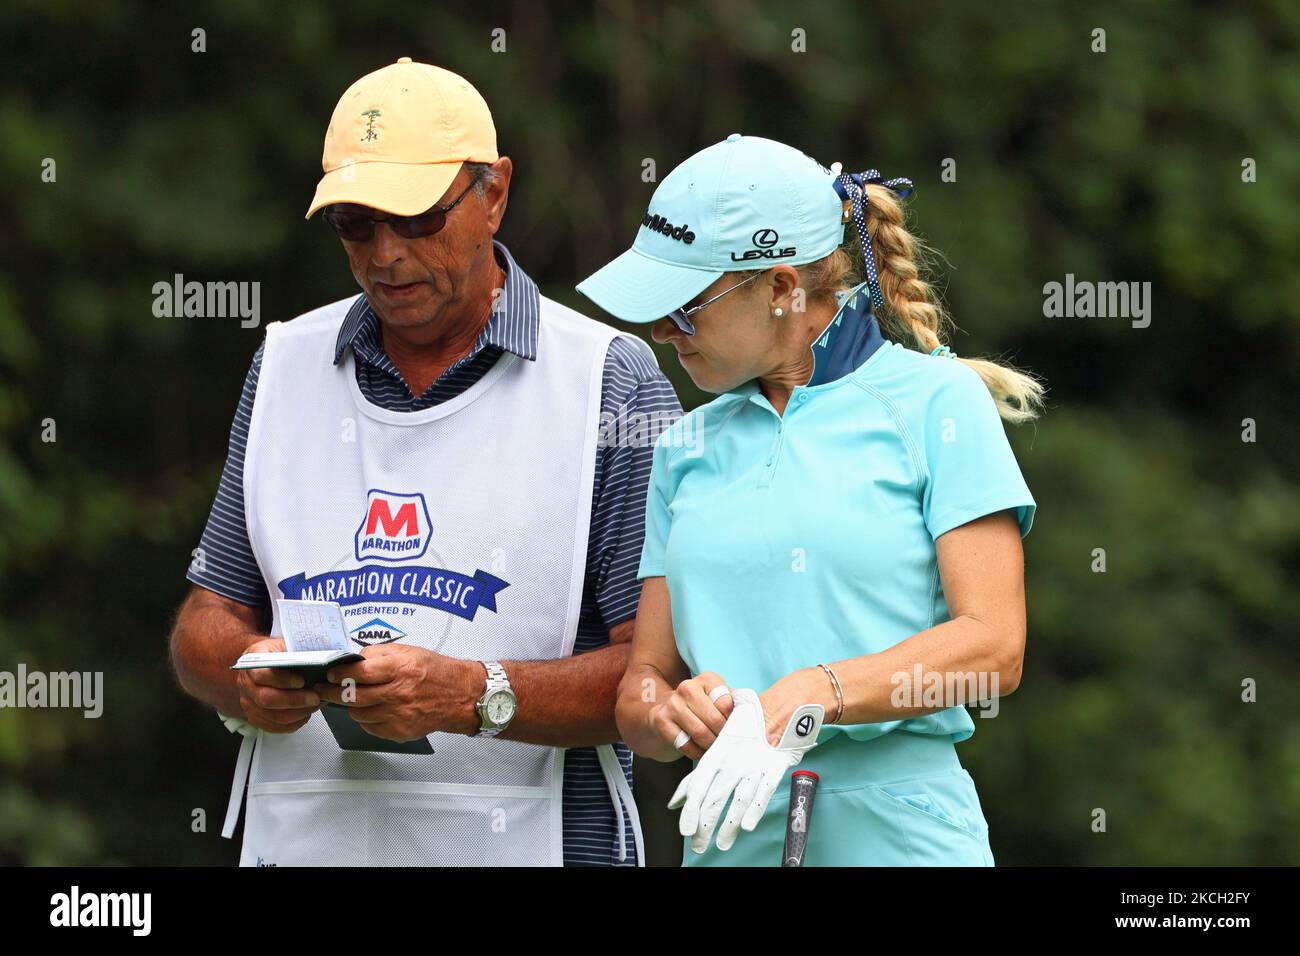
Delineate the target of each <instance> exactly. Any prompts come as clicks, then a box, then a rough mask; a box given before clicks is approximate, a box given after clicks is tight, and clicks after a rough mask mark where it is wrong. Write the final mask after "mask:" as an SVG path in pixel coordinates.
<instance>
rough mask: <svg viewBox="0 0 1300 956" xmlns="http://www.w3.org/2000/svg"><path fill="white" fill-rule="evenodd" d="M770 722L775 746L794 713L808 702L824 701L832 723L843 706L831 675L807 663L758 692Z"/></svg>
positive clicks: (771, 742)
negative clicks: (836, 695) (832, 684)
mask: <svg viewBox="0 0 1300 956" xmlns="http://www.w3.org/2000/svg"><path fill="white" fill-rule="evenodd" d="M758 699H759V702H760V703H762V705H763V717H764V718H765V720H766V723H767V742H768V743H770V744H771V745H772V746H773V747H775V746H776V745H777V744H778V743H780V742H781V735H782V734H783V733H785V727H786V724H788V723H789V722H790V716H791V715H792V714H793V713H794V712H795V711H796V710H798V709H799V708H800V707H802V706H803V705H804V704H821V705H822V709H823V710H824V711H825V712H826V720H825V723H828V724H829V723H830V722H831V720H832V718H834V716H835V712H836V710H837V709H838V708H839V702H838V700H837V699H836V697H835V688H834V687H832V686H831V679H830V678H829V677H828V676H827V675H826V672H825V671H824V670H822V669H821V668H820V667H805V668H803V669H801V670H797V671H795V672H794V673H792V674H787V675H786V676H785V677H782V678H781V679H780V680H779V681H777V682H776V683H775V684H773V685H772V686H771V687H769V688H768V689H767V690H765V691H763V693H761V694H759V695H758Z"/></svg>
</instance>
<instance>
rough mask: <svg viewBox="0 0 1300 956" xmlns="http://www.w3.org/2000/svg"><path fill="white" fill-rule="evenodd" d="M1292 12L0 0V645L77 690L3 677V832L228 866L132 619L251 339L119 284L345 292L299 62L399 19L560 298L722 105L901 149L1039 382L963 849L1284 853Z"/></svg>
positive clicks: (369, 55)
mask: <svg viewBox="0 0 1300 956" xmlns="http://www.w3.org/2000/svg"><path fill="white" fill-rule="evenodd" d="M920 27H923V29H921V28H920ZM196 28H201V29H203V30H204V31H205V36H206V52H201V53H199V52H192V31H193V30H195V29H196ZM498 28H499V29H503V30H504V31H505V33H504V39H505V50H504V52H493V48H492V46H491V41H492V31H493V30H495V29H498ZM1098 28H1100V29H1104V30H1105V36H1106V52H1104V53H1102V52H1093V44H1094V39H1093V31H1094V30H1095V29H1098ZM795 30H802V31H804V34H803V35H804V37H805V38H806V52H793V50H792V40H793V33H792V31H795ZM1298 36H1300V9H1298V8H1297V7H1296V5H1295V4H1292V3H1286V2H1283V0H1271V2H1262V3H1259V4H1254V5H1251V6H1250V7H1249V8H1246V7H1240V8H1230V7H1224V6H1222V5H1217V4H1209V3H1204V2H1190V0H1184V2H1180V3H1170V4H1108V5H1101V6H1100V7H1099V5H1097V4H1083V3H1080V2H1067V3H1062V4H1053V5H1047V4H1039V3H1027V2H1024V0H1014V2H1011V3H1009V4H1008V3H1004V4H998V5H995V6H981V5H958V4H941V3H935V2H933V0H913V2H908V3H873V4H870V5H865V6H864V5H862V4H855V3H850V2H848V0H843V2H828V3H824V4H817V5H813V6H808V7H792V6H791V5H789V4H782V3H776V2H759V0H752V2H749V0H713V2H709V3H705V4H703V5H696V4H689V5H688V4H680V3H654V4H651V3H634V2H630V0H623V2H620V0H605V2H599V3H591V4H571V5H565V6H564V7H562V8H561V7H559V6H558V5H557V6H551V5H545V4H541V3H535V2H524V0H518V2H515V3H506V4H475V5H459V6H454V7H453V6H450V5H447V4H438V5H434V4H411V3H406V2H396V0H373V2H371V3H368V4H364V5H357V4H351V5H344V4H336V5H332V6H330V7H324V6H316V5H307V4H286V5H279V4H275V5H270V4H264V3H256V2H252V0H236V2H226V3H220V4H215V3H201V4H195V5H191V6H189V7H188V8H186V9H184V10H182V9H180V8H178V7H175V6H170V5H162V6H160V5H152V4H144V3H139V2H128V0H102V2H96V3H91V2H84V0H63V2H57V3H48V2H41V3H37V2H31V0H14V2H10V3H8V4H6V5H5V6H4V7H3V9H2V10H0V51H3V58H4V62H5V63H6V64H7V65H8V67H9V69H8V70H7V71H6V73H7V78H6V80H5V85H4V88H3V92H2V93H0V171H3V173H4V180H5V182H6V183H7V184H8V185H9V187H10V188H9V189H7V190H6V191H5V193H4V195H3V196H0V205H2V207H3V213H4V216H3V221H4V222H6V223H7V224H8V226H7V228H6V229H4V230H3V231H2V232H0V252H2V255H0V262H3V272H2V273H0V434H3V436H4V443H3V445H2V446H0V596H3V600H4V608H5V613H4V615H3V618H2V620H0V669H13V668H14V667H15V666H16V665H17V663H18V662H24V663H26V664H27V665H28V666H30V667H41V668H44V669H48V670H59V669H77V670H92V671H104V672H105V684H106V698H107V700H106V704H105V711H104V716H103V717H102V718H100V719H98V720H83V719H81V718H80V717H79V716H77V715H75V714H72V713H70V712H66V711H61V712H49V711H47V712H33V711H19V710H0V861H4V862H29V863H77V862H87V861H90V862H134V863H146V862H160V863H216V862H232V861H233V860H234V859H235V858H236V855H237V854H236V848H235V847H234V846H233V845H232V844H228V843H225V842H223V841H221V840H220V839H219V837H218V836H217V834H216V832H215V831H216V830H217V829H218V828H219V821H220V816H221V812H222V805H223V801H224V799H225V795H226V792H227V785H228V774H229V771H230V769H231V764H232V763H233V760H234V753H235V749H236V746H235V741H234V740H233V739H232V738H231V737H229V736H228V735H227V734H226V732H225V731H224V730H223V729H222V728H221V726H220V724H219V723H218V722H217V721H216V720H215V718H213V717H212V716H211V715H209V714H206V713H203V712H202V711H201V709H200V708H198V707H196V706H195V705H194V704H192V703H191V702H190V701H189V700H188V699H186V698H185V697H184V696H183V695H182V694H181V693H180V692H179V690H177V689H176V688H175V686H174V684H173V682H172V678H171V676H170V674H169V672H168V669H167V665H166V660H165V651H166V649H165V637H166V634H167V631H168V627H169V615H170V613H171V611H172V609H173V608H174V607H175V606H176V605H177V603H178V602H179V601H180V599H181V597H182V596H183V594H184V592H185V589H186V582H185V580H184V571H185V566H186V564H187V563H188V561H189V560H190V550H191V549H192V548H193V547H194V546H195V545H196V544H197V541H198V534H199V531H200V529H201V527H202V523H203V521H204V518H205V516H206V513H207V508H208V504H209V501H210V497H211V495H212V493H213V490H214V489H215V486H216V478H217V474H218V472H219V468H220V465H221V460H222V457H223V454H224V450H225V439H226V433H227V430H228V428H229V423H230V416H231V413H232V411H233V409H234V405H235V401H236V398H237V396H238V392H239V385H240V382H241V381H242V378H243V375H244V372H245V370H246V368H247V365H248V361H249V358H250V357H251V355H252V353H253V351H254V349H255V348H256V346H257V343H258V342H259V341H260V338H261V336H262V334H263V333H262V330H261V329H244V328H241V327H240V326H239V323H238V319H229V320H220V319H205V320H196V319H183V318H174V319H158V318H155V317H154V316H153V314H152V310H151V306H152V301H153V294H152V291H151V289H152V286H153V284H154V283H155V282H158V281H169V280H170V279H171V278H172V276H174V275H175V274H177V273H180V274H183V275H184V276H186V278H192V279H199V280H208V279H217V280H222V281H226V280H255V281H258V282H260V283H261V290H262V296H261V307H262V312H263V315H264V317H265V320H266V321H272V320H277V319H286V318H290V317H292V316H294V315H296V314H298V313H300V312H303V311H305V310H307V309H309V308H312V307H314V306H317V305H319V304H322V303H324V302H327V301H331V300H333V299H337V298H339V297H341V296H343V295H346V294H349V293H350V292H352V291H354V285H353V281H352V279H351V276H350V274H349V273H348V270H347V268H346V263H345V261H344V258H343V256H342V254H341V252H340V250H339V249H338V248H337V244H336V242H335V240H334V239H333V238H332V237H331V236H329V235H328V234H327V232H326V231H325V229H324V228H322V227H321V226H320V224H319V223H318V222H315V221H313V222H309V223H304V222H302V215H303V213H304V211H305V209H306V206H307V202H308V199H309V197H310V195H311V192H312V189H313V186H314V183H315V180H316V178H317V175H318V171H319V165H318V163H319V157H320V150H321V142H322V137H323V133H324V129H325V125H326V123H327V122H328V119H329V115H330V112H331V110H332V108H333V105H334V102H335V100H336V99H337V97H338V95H339V94H340V93H341V92H342V90H343V89H344V88H345V87H346V86H347V85H348V84H349V83H350V82H352V80H354V79H355V78H357V77H358V76H360V75H361V74H362V73H365V72H368V71H369V70H372V69H376V68H378V67H379V66H382V65H384V64H385V63H389V62H392V61H393V60H395V59H396V58H397V57H398V56H402V55H409V56H412V57H414V58H416V59H421V60H427V61H430V62H435V63H439V64H441V65H444V66H447V67H449V68H451V69H454V70H456V71H458V72H460V73H462V74H463V75H465V76H466V77H468V78H469V79H470V80H471V81H472V82H473V83H475V84H476V85H477V86H478V88H479V89H480V90H481V91H482V92H483V94H484V96H485V97H486V98H487V100H488V102H489V104H490V105H491V106H492V109H493V111H494V114H495V117H496V122H497V127H498V131H499V136H500V143H501V148H502V151H503V152H505V153H507V154H509V155H511V156H512V157H513V158H514V160H515V163H516V169H517V174H516V179H515V185H514V190H513V194H512V203H511V207H510V212H509V215H508V218H507V223H506V226H505V229H504V232H503V238H504V240H505V241H506V242H507V243H508V244H509V245H510V247H511V249H512V251H513V252H514V254H515V255H516V257H517V258H518V259H519V260H520V262H521V263H522V264H523V265H524V267H525V268H526V269H528V270H529V272H530V273H531V274H532V275H533V276H534V277H535V278H537V279H538V281H539V282H540V283H541V285H542V287H543V289H544V291H545V292H546V293H547V294H549V295H551V296H553V297H556V298H559V299H561V300H563V301H566V302H568V303H569V304H572V305H574V306H575V307H578V308H580V309H583V310H584V311H588V312H591V311H592V309H591V308H589V306H588V304H587V303H585V302H583V301H581V300H580V298H579V297H578V296H577V295H576V293H574V292H573V285H574V283H575V282H576V281H577V280H578V279H579V278H581V277H582V276H585V275H586V274H588V273H589V272H591V271H592V270H593V269H595V268H596V267H598V266H599V265H601V264H602V263H604V262H605V261H607V260H608V259H609V258H611V257H612V256H614V255H616V254H617V253H619V252H621V251H622V250H623V249H624V248H626V246H627V244H628V243H630V241H631V240H632V238H633V235H634V233H635V229H636V225H637V222H638V221H639V218H640V216H641V214H642V212H643V210H644V207H645V205H646V203H647V200H648V198H649V196H650V194H651V192H652V191H653V189H654V186H655V182H645V181H643V179H642V172H643V170H644V169H646V168H647V163H646V161H647V160H653V161H654V168H655V171H656V175H657V178H662V176H663V175H665V174H666V173H667V172H668V171H669V170H670V169H671V168H672V167H673V166H674V165H676V164H677V163H678V162H680V161H681V160H682V159H683V158H685V157H686V156H687V155H689V154H691V153H692V152H694V151H696V150H697V149H699V148H701V147H703V146H705V145H707V144H709V143H712V142H716V141H718V140H719V139H721V138H723V137H724V136H726V135H727V134H728V133H731V132H733V131H737V130H739V131H742V132H746V133H750V134H758V135H766V136H771V137H773V138H777V139H782V140H784V141H787V142H789V143H792V144H794V145H797V146H799V147H800V148H802V149H804V150H805V151H807V152H809V153H810V154H812V155H814V156H816V157H817V158H819V159H821V160H822V161H823V162H826V163H829V162H832V161H835V160H840V161H843V162H844V163H845V164H846V166H848V167H850V168H854V169H860V168H866V167H869V166H875V167H879V168H880V169H881V171H882V172H883V173H885V175H887V176H896V175H905V176H909V177H911V178H912V179H913V180H914V181H915V182H916V184H917V192H916V195H915V197H914V199H913V200H912V201H911V204H910V205H911V216H912V222H913V225H914V227H915V229H916V230H917V231H918V233H920V234H922V235H924V236H925V237H926V238H927V239H928V241H930V242H931V243H932V244H933V245H935V246H936V247H937V248H938V249H939V250H941V251H942V252H943V253H944V255H945V257H946V260H947V262H948V263H949V264H950V265H951V269H950V270H947V271H945V272H943V273H941V274H940V275H939V276H938V277H937V280H938V281H939V283H940V286H941V288H943V289H944V290H945V292H946V299H947V302H948V304H949V306H950V307H951V308H952V310H953V312H954V314H955V316H956V319H957V322H958V324H959V325H960V326H961V328H962V330H963V332H962V334H960V335H958V336H957V337H956V339H955V341H954V342H953V347H954V349H955V350H956V351H957V352H958V354H970V355H974V354H986V353H994V354H1005V355H1007V356H1009V357H1010V358H1012V359H1013V360H1014V361H1016V362H1019V363H1022V364H1023V365H1025V366H1028V367H1030V368H1032V369H1034V370H1035V371H1037V372H1039V373H1041V374H1042V375H1043V376H1044V377H1045V378H1046V379H1047V381H1048V383H1049V384H1050V386H1051V389H1052V393H1051V394H1052V408H1051V410H1050V411H1049V413H1048V415H1047V416H1046V418H1045V419H1044V420H1043V421H1042V422H1041V423H1040V424H1039V425H1037V426H1034V427H1029V428H1022V429H1019V430H1018V431H1016V432H1015V433H1014V434H1013V441H1014V444H1015V446H1016V448H1017V451H1018V454H1019V456H1020V461H1021V464H1022V467H1023V469H1024V471H1025V473H1026V477H1027V479H1028V481H1029V484H1030V487H1031V488H1032V489H1033V491H1034V493H1035V495H1036V497H1037V498H1038V501H1039V503H1040V513H1039V517H1038V520H1037V525H1036V527H1035V529H1034V531H1033V533H1032V534H1031V535H1030V536H1029V538H1028V539H1027V542H1026V547H1027V561H1028V590H1029V602H1030V644H1029V653H1028V660H1027V666H1026V672H1025V675H1024V681H1023V685H1022V689H1021V690H1020V691H1019V692H1018V693H1017V694H1016V695H1015V696H1014V697H1011V698H1009V699H1007V700H1005V701H1003V702H1002V707H1001V717H1002V719H1000V720H986V721H977V725H978V730H979V733H977V734H976V736H975V737H974V738H973V739H972V740H971V741H970V742H969V743H968V744H966V745H964V746H963V747H962V748H961V751H960V752H961V756H962V759H963V761H964V762H965V763H966V764H967V766H968V767H970V769H971V771H972V774H973V775H974V776H975V779H976V781H977V783H978V785H979V789H980V794H981V798H982V800H983V804H984V809H985V813H986V815H987V816H988V818H989V821H990V824H991V828H992V839H993V846H994V850H995V853H996V854H997V856H998V859H999V862H1000V863H1004V864H1005V863H1088V864H1117V863H1138V864H1184V863H1204V864H1243V863H1290V862H1294V861H1295V859H1297V856H1298V855H1300V826H1297V823H1300V729H1298V728H1297V726H1296V722H1295V720H1294V719H1293V717H1292V715H1291V713H1290V710H1289V708H1287V707H1286V706H1285V703H1284V701H1286V700H1287V697H1288V694H1287V692H1288V690H1289V688H1290V686H1291V685H1292V684H1294V683H1295V681H1296V680H1297V678H1298V677H1300V668H1298V666H1297V661H1296V655H1295V653H1294V634H1293V622H1294V621H1295V620H1296V618H1297V611H1300V607H1297V600H1298V599H1297V595H1296V589H1295V577H1294V575H1295V571H1294V568H1295V567H1296V566H1297V563H1298V562H1297V558H1298V557H1300V555H1298V553H1297V552H1298V551H1300V509H1297V508H1296V501H1297V491H1298V490H1300V489H1297V475H1298V474H1300V468H1298V467H1297V466H1298V465H1300V452H1298V451H1297V448H1298V443H1296V442H1293V441H1290V440H1289V439H1290V435H1289V434H1288V429H1290V428H1291V427H1293V424H1294V422H1295V421H1297V417H1298V416H1297V411H1298V409H1297V403H1298V400H1297V395H1296V390H1295V389H1294V388H1292V387H1289V386H1290V385H1291V384H1293V383H1294V381H1295V380H1296V375H1295V373H1296V370H1297V342H1298V341H1300V337H1298V336H1297V335H1296V332H1297V324H1298V323H1300V317H1298V314H1297V311H1296V309H1295V306H1294V303H1295V302H1296V301H1297V299H1300V272H1297V271H1296V270H1295V269H1294V267H1293V264H1294V263H1295V261H1296V260H1297V258H1298V257H1300V217H1297V216H1296V215H1295V214H1294V197H1295V196H1296V195H1297V194H1298V190H1297V186H1300V153H1297V151H1296V150H1295V149H1294V148H1293V145H1294V139H1295V135H1296V132H1297V127H1298V125H1300V124H1298V122H1297V120H1298V119H1300V58H1297V56H1296V45H1297V37H1298ZM945 158H951V159H952V160H954V161H955V163H956V170H957V179H956V181H955V182H944V181H942V180H941V178H940V173H941V164H942V163H943V161H944V160H945ZM1247 159H1250V160H1253V161H1254V162H1255V164H1256V165H1257V170H1258V175H1257V181H1254V182H1243V179H1242V164H1243V161H1245V160H1247ZM46 160H53V161H54V163H55V164H56V166H55V171H56V176H57V178H56V179H55V180H54V181H48V182H47V181H44V180H43V178H42V170H43V164H44V163H45V161H46ZM1067 273H1072V274H1074V275H1076V276H1077V277H1079V278H1081V279H1094V280H1123V281H1144V282H1150V283H1152V289H1153V299H1154V312H1153V320H1152V323H1151V325H1150V327H1149V328H1145V329H1134V328H1132V327H1131V326H1130V324H1129V323H1128V322H1127V321H1125V320H1116V319H1111V320H1105V319H1047V318H1045V317H1044V315H1043V308H1042V295H1043V291H1042V290H1043V285H1044V284H1045V283H1047V282H1051V281H1064V278H1065V275H1066V274H1067ZM661 361H662V362H663V364H664V366H665V368H666V369H667V370H668V372H669V374H670V376H671V377H672V378H673V380H674V382H675V384H676V385H677V386H678V388H679V390H680V391H681V393H682V395H683V397H684V400H685V401H686V403H687V404H688V405H694V404H697V403H699V402H700V401H702V400H703V399H704V398H705V396H703V395H701V394H700V393H699V392H697V391H696V390H695V389H694V388H693V386H691V385H690V383H689V381H688V380H687V379H686V377H685V376H684V374H683V373H682V371H681V369H680V368H679V367H678V366H677V363H676V361H675V359H672V358H671V354H670V352H661ZM1246 418H1251V419H1254V420H1255V422H1256V423H1257V427H1258V441H1257V442H1255V443H1243V442H1242V440H1241V430H1242V421H1243V419H1246ZM50 422H52V423H53V425H54V427H55V435H56V439H57V440H55V441H53V442H50V441H43V440H42V434H43V432H47V431H48V428H47V424H48V423H50ZM864 544H865V545H866V546H870V542H864ZM1095 548H1104V549H1105V551H1106V554H1107V570H1106V572H1105V573H1104V574H1102V573H1094V572H1093V571H1092V570H1091V567H1090V566H1091V562H1092V552H1093V549H1095ZM1247 678H1253V679H1254V680H1256V681H1258V684H1259V701H1258V703H1254V704H1243V703H1242V701H1241V682H1242V681H1243V680H1245V679H1247ZM194 808H205V809H206V811H207V818H208V832H206V833H198V834H196V833H193V832H192V831H191V813H192V811H193V809H194ZM1094 808H1103V809H1105V810H1106V813H1107V823H1108V828H1107V832H1106V833H1104V834H1098V833H1094V832H1092V830H1091V828H1090V823H1091V814H1092V811H1093V810H1094Z"/></svg>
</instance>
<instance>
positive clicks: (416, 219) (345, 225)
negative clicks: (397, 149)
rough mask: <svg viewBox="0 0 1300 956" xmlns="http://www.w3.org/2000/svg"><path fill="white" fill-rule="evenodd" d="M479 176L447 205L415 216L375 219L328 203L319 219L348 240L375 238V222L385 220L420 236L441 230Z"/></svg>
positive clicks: (402, 231)
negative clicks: (449, 214)
mask: <svg viewBox="0 0 1300 956" xmlns="http://www.w3.org/2000/svg"><path fill="white" fill-rule="evenodd" d="M480 178H481V177H479V176H475V177H474V178H473V179H472V180H471V181H470V184H469V185H468V186H466V187H465V189H464V190H463V191H462V192H461V194H460V195H459V196H457V197H456V198H455V199H453V200H452V201H451V202H450V203H448V204H447V205H446V206H434V207H433V208H432V209H427V210H425V211H424V212H422V213H419V214H418V215H415V216H381V217H379V218H378V219H376V218H372V217H371V216H363V215H362V214H361V213H357V212H344V211H342V210H341V209H337V208H335V207H334V206H330V207H329V208H328V209H326V210H325V212H324V213H322V214H321V218H322V219H324V220H325V222H326V223H328V224H329V226H330V228H331V229H333V230H334V231H335V232H337V233H338V235H339V238H340V239H346V240H347V241H348V242H369V241H370V240H371V239H373V238H374V237H375V223H379V222H386V223H388V228H389V229H392V230H393V232H395V233H397V234H398V235H399V236H401V237H402V238H403V239H423V238H425V237H426V236H432V235H436V234H437V233H439V232H442V229H443V227H444V226H445V225H447V213H449V212H451V211H452V210H453V209H455V208H456V207H457V206H459V205H460V201H461V200H462V199H464V198H465V197H466V196H468V195H469V191H470V190H471V189H473V188H474V187H475V186H477V185H478V182H479V179H480Z"/></svg>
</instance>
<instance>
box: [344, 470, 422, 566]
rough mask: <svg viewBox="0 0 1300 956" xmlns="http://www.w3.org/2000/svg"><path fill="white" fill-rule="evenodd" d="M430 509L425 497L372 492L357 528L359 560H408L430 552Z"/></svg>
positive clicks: (372, 490) (375, 489)
mask: <svg viewBox="0 0 1300 956" xmlns="http://www.w3.org/2000/svg"><path fill="white" fill-rule="evenodd" d="M429 533H430V528H429V507H428V505H426V504H425V503H424V495H421V494H414V495H403V494H398V493H396V492H392V491H380V490H379V489H377V488H374V489H371V491H370V494H369V496H368V497H367V499H366V513H365V517H363V518H362V519H361V527H359V528H357V536H356V555H357V560H358V561H364V560H365V559H366V558H377V559H378V560H380V561H407V560H410V559H411V558H418V557H421V556H422V555H423V554H424V552H426V551H428V550H429Z"/></svg>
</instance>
